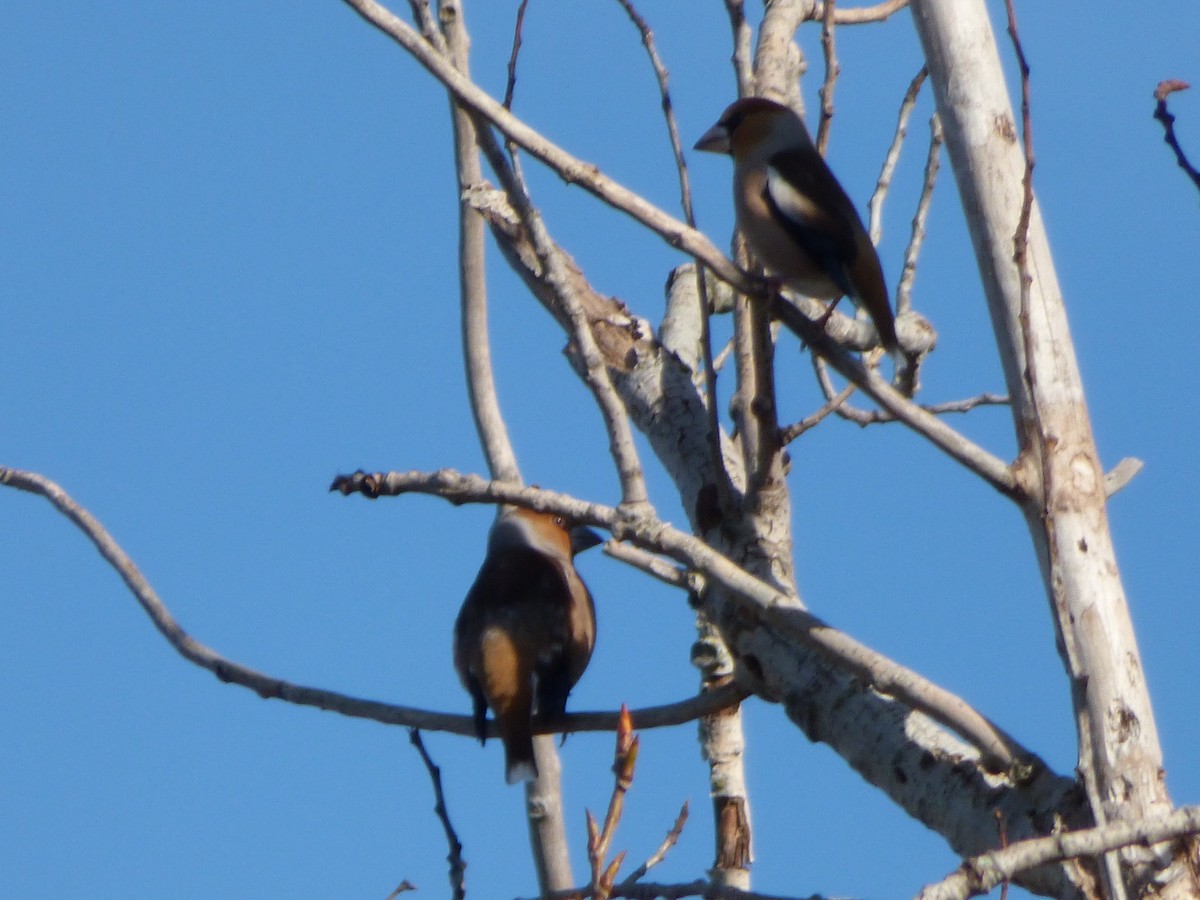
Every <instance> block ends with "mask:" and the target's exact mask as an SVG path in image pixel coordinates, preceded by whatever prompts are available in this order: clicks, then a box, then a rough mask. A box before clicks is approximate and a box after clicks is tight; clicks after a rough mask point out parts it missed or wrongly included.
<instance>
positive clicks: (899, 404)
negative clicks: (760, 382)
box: [775, 297, 1022, 499]
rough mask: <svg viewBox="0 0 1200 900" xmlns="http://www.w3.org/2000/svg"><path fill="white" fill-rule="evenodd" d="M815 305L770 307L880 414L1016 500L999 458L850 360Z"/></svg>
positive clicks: (782, 302)
mask: <svg viewBox="0 0 1200 900" xmlns="http://www.w3.org/2000/svg"><path fill="white" fill-rule="evenodd" d="M796 300H797V302H802V301H803V300H804V298H801V297H797V298H796ZM817 305H819V304H817V303H816V301H813V302H812V306H810V307H809V309H811V310H812V314H811V315H810V314H809V312H808V311H807V310H805V311H802V310H801V309H799V308H798V307H797V306H796V305H793V303H791V302H789V301H788V300H786V299H783V298H780V300H779V302H778V303H776V305H775V312H776V314H777V315H778V316H779V318H780V319H781V320H782V321H783V322H784V324H786V325H787V326H788V328H790V329H791V330H792V331H793V332H795V333H796V334H797V335H799V336H800V339H801V340H803V341H804V342H805V343H806V344H808V346H809V348H810V349H811V350H812V351H813V352H815V353H819V354H820V355H821V356H822V357H824V358H825V359H826V360H827V361H828V362H829V364H830V365H832V366H833V367H834V368H835V369H836V370H837V371H838V372H839V373H840V374H841V375H842V377H843V378H846V379H848V380H849V381H851V382H853V383H854V384H855V385H857V386H858V388H859V389H860V390H862V392H863V393H864V394H866V395H867V396H868V397H870V398H871V399H872V400H874V401H875V402H876V403H878V404H879V405H880V406H881V407H882V408H883V410H884V411H885V412H887V413H890V414H891V415H894V416H895V417H896V419H897V421H899V422H902V423H903V424H905V425H906V426H908V427H909V428H911V429H912V430H913V431H915V432H917V433H918V434H920V435H922V436H923V437H925V438H926V439H927V440H929V441H930V443H932V444H933V445H934V446H935V447H937V448H938V449H939V450H941V451H942V452H943V453H945V454H946V455H947V456H949V457H950V458H951V459H954V460H956V461H957V462H959V463H961V464H962V465H963V466H965V467H966V468H967V469H969V470H970V471H972V472H974V473H975V474H977V475H979V476H980V477H981V478H983V479H984V480H985V481H986V482H987V483H988V484H990V485H991V486H992V487H994V488H995V489H996V490H998V491H999V492H1000V493H1001V494H1003V495H1004V496H1006V497H1012V498H1017V499H1019V498H1021V497H1022V493H1021V488H1020V486H1019V485H1018V483H1017V480H1016V478H1015V477H1014V476H1013V473H1012V470H1011V469H1010V468H1009V466H1008V464H1007V463H1006V462H1004V460H1002V459H1000V458H999V457H997V456H995V455H993V454H991V453H989V452H988V451H986V450H984V449H983V448H982V447H980V446H979V445H978V444H975V443H974V442H972V441H970V440H968V439H967V438H966V437H965V436H964V435H962V434H959V433H958V432H957V431H955V430H954V429H953V428H951V427H950V426H949V425H947V424H946V423H945V422H943V421H942V420H941V419H939V418H938V417H937V416H935V415H933V414H932V413H929V412H926V411H925V410H924V409H922V408H921V407H920V406H918V405H917V404H915V403H913V402H912V401H911V400H910V399H909V398H907V397H905V396H904V395H903V394H901V393H900V392H899V391H897V390H896V389H895V388H893V387H892V386H891V385H889V384H888V383H887V382H886V381H884V380H883V378H881V377H880V376H879V375H878V374H877V373H875V372H873V371H871V370H870V369H868V368H867V367H866V366H865V365H863V363H862V361H861V360H859V359H857V358H855V357H854V356H853V355H852V354H851V353H849V352H848V351H847V350H846V349H845V348H844V347H843V346H841V344H839V343H838V342H837V341H835V340H834V339H833V338H832V337H831V336H830V334H828V333H827V332H828V331H831V330H832V327H831V326H832V325H833V324H834V322H835V321H836V317H835V318H831V319H830V320H829V323H827V325H826V327H825V328H821V327H819V326H818V325H817V322H816V320H817V318H819V317H820V316H821V312H820V310H818V309H815V308H813V307H815V306H817Z"/></svg>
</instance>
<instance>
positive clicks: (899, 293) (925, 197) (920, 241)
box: [896, 113, 944, 315]
mask: <svg viewBox="0 0 1200 900" xmlns="http://www.w3.org/2000/svg"><path fill="white" fill-rule="evenodd" d="M943 141H944V137H943V134H942V120H941V119H939V118H938V114H937V113H934V114H933V115H932V116H931V117H930V119H929V153H928V154H927V155H926V157H925V178H924V181H923V182H922V185H921V196H920V198H919V199H918V200H917V211H916V213H915V214H914V215H913V220H912V235H911V236H910V237H909V239H908V246H907V247H906V248H905V250H904V267H903V268H902V269H901V272H900V281H899V283H898V284H897V285H896V314H897V315H900V314H902V313H903V312H905V311H906V310H908V309H910V308H911V307H912V287H913V282H914V281H915V280H916V277H917V258H918V257H919V256H920V255H921V247H922V246H923V245H924V243H925V223H926V221H927V220H928V219H929V208H930V206H932V205H933V187H934V184H936V183H937V176H938V169H939V168H940V166H941V162H940V160H941V153H942V143H943Z"/></svg>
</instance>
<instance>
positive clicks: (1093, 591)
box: [912, 0, 1186, 881]
mask: <svg viewBox="0 0 1200 900" xmlns="http://www.w3.org/2000/svg"><path fill="white" fill-rule="evenodd" d="M912 9H913V16H914V20H915V21H916V24H917V30H918V32H919V34H920V37H921V41H922V44H923V46H924V48H925V55H926V59H927V63H928V65H929V71H930V78H931V81H932V83H933V86H934V95H935V98H936V101H937V107H938V114H939V116H940V117H941V120H942V124H943V126H944V129H945V136H946V146H947V149H948V151H949V156H950V161H951V164H952V165H953V168H954V172H955V177H956V178H957V181H958V187H959V193H960V196H961V198H962V203H963V208H964V211H965V213H966V218H967V224H968V227H969V229H970V232H971V238H972V242H973V244H974V248H975V257H976V262H977V264H978V266H979V269H980V274H981V276H982V280H983V283H984V290H985V294H986V297H987V301H988V309H989V311H990V313H991V317H992V324H993V327H994V329H995V332H996V339H997V344H998V346H999V349H1000V357H1001V362H1002V364H1003V367H1004V374H1005V380H1006V382H1007V385H1008V390H1009V396H1010V397H1011V398H1012V411H1013V416H1014V424H1015V426H1016V429H1017V433H1018V439H1019V440H1020V442H1021V447H1022V455H1021V458H1020V459H1019V460H1018V475H1019V477H1020V479H1021V483H1022V485H1023V490H1022V491H1021V492H1020V497H1021V506H1022V510H1023V512H1024V514H1025V518H1026V521H1027V523H1028V527H1029V530H1030V534H1031V536H1032V538H1033V542H1034V546H1035V549H1036V551H1037V557H1038V560H1039V564H1040V566H1041V570H1042V576H1043V580H1044V583H1045V586H1046V593H1047V596H1048V598H1049V600H1050V603H1051V607H1052V611H1053V614H1054V621H1055V623H1056V628H1057V631H1058V645H1059V647H1060V651H1061V652H1062V655H1063V658H1064V665H1065V666H1066V668H1067V672H1068V675H1069V677H1070V679H1071V684H1072V699H1073V702H1074V704H1075V711H1076V718H1077V721H1078V724H1079V742H1080V759H1079V766H1080V770H1081V773H1082V774H1083V776H1084V780H1085V783H1088V784H1089V785H1090V786H1091V787H1092V790H1091V791H1090V792H1089V793H1090V794H1091V795H1092V796H1091V799H1092V803H1093V806H1096V807H1097V808H1096V809H1095V815H1096V817H1097V821H1098V822H1100V823H1101V824H1103V823H1104V822H1106V821H1113V822H1118V821H1124V822H1129V821H1141V820H1143V819H1147V818H1155V817H1160V816H1162V815H1165V814H1166V813H1168V812H1169V811H1170V809H1171V803H1170V799H1169V797H1168V796H1167V792H1166V789H1165V785H1164V781H1163V778H1162V765H1163V760H1162V750H1161V747H1160V746H1159V741H1158V733H1157V728H1156V726H1155V722H1154V715H1153V710H1152V707H1151V704H1150V696H1149V692H1148V690H1147V687H1146V682H1145V678H1144V675H1143V672H1142V666H1141V662H1140V659H1139V654H1138V647H1137V642H1136V640H1135V638H1134V634H1133V627H1132V623H1131V621H1130V618H1129V610H1128V607H1127V604H1126V600H1125V593H1124V588H1123V587H1122V584H1121V579H1120V574H1119V569H1118V567H1117V561H1116V555H1115V552H1114V548H1113V544H1112V538H1111V535H1110V533H1109V528H1108V520H1107V512H1106V508H1105V484H1104V476H1103V472H1102V470H1101V468H1100V465H1099V460H1098V455H1097V452H1096V448H1095V443H1094V440H1093V437H1092V432H1091V425H1090V422H1089V419H1088V415H1087V406H1086V402H1085V400H1084V392H1083V385H1082V381H1081V379H1080V375H1079V369H1078V365H1077V362H1076V359H1075V353H1074V349H1073V347H1072V344H1071V336H1070V331H1069V328H1068V325H1067V319H1066V313H1065V309H1064V306H1063V302H1062V295H1061V292H1060V290H1059V286H1058V281H1057V278H1056V275H1055V272H1054V263H1053V259H1052V257H1051V255H1050V249H1049V243H1048V240H1047V237H1046V231H1045V227H1044V224H1043V222H1042V218H1041V214H1040V212H1039V210H1038V206H1037V203H1036V201H1034V202H1033V203H1032V205H1031V206H1030V207H1029V216H1028V228H1027V230H1026V231H1024V232H1023V233H1018V222H1020V221H1021V211H1022V205H1023V200H1024V199H1025V194H1024V191H1023V189H1022V176H1023V173H1024V170H1025V157H1024V154H1023V153H1022V148H1021V145H1020V143H1019V133H1018V129H1017V126H1016V123H1015V122H1014V118H1013V113H1012V107H1011V104H1010V102H1009V99H1008V95H1007V92H1006V90H1005V82H1004V74H1003V71H1002V69H1001V67H1000V59H999V55H998V52H997V48H996V44H995V39H994V37H993V33H992V27H991V23H990V22H989V20H988V15H987V10H986V8H985V5H984V3H983V2H981V0H913V4H912ZM1018 239H1019V240H1021V241H1022V242H1023V243H1024V263H1025V264H1024V270H1025V274H1027V276H1028V282H1027V297H1028V303H1027V305H1026V306H1025V307H1024V308H1023V305H1022V288H1023V286H1022V274H1023V273H1022V272H1021V271H1020V270H1019V268H1018V266H1017V264H1016V263H1015V261H1014V240H1018ZM1133 857H1140V864H1141V865H1139V866H1138V868H1139V869H1140V871H1139V872H1138V873H1136V875H1135V880H1137V881H1141V880H1142V879H1144V878H1148V877H1152V874H1151V872H1152V870H1153V869H1154V868H1156V867H1157V866H1159V865H1161V863H1162V861H1161V860H1160V861H1159V862H1158V863H1157V864H1156V863H1154V862H1152V861H1151V860H1148V859H1147V858H1146V855H1145V854H1144V853H1141V854H1138V853H1128V854H1126V855H1125V858H1126V862H1127V863H1129V862H1131V861H1133ZM1147 865H1148V868H1147V867H1146V866H1147ZM1177 874H1179V877H1180V878H1181V879H1185V878H1186V876H1184V875H1183V874H1182V871H1181V870H1180V872H1179V873H1177ZM1166 877H1167V878H1168V880H1170V879H1171V877H1172V876H1169V875H1168V876H1166Z"/></svg>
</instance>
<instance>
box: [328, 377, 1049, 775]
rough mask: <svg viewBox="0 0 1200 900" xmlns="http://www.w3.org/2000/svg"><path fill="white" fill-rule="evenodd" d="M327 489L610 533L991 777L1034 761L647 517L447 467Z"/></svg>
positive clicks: (968, 714) (361, 476)
mask: <svg viewBox="0 0 1200 900" xmlns="http://www.w3.org/2000/svg"><path fill="white" fill-rule="evenodd" d="M876 378H877V379H878V376H876ZM331 490H335V491H340V492H341V493H343V494H350V493H361V494H363V496H366V497H369V498H376V497H393V496H399V495H400V494H405V493H419V494H431V495H434V496H438V497H441V498H442V499H444V500H447V501H449V502H451V503H454V504H456V505H458V504H461V503H512V504H515V505H517V506H526V507H529V508H531V509H538V510H545V511H549V512H555V513H558V514H560V515H565V516H568V517H569V518H571V519H573V520H574V521H577V522H583V523H586V524H588V525H595V526H598V527H600V528H605V529H608V530H610V531H612V533H613V536H614V537H616V538H617V539H618V540H628V541H630V542H632V543H634V544H636V545H637V546H640V547H642V548H644V549H647V550H651V551H654V552H658V553H662V554H663V555H666V556H669V557H671V558H672V559H675V560H676V561H678V562H680V563H683V564H684V565H686V566H688V567H689V568H692V569H697V570H699V571H700V572H702V573H703V574H704V575H705V576H706V577H707V578H708V579H709V581H710V583H717V584H720V585H721V586H722V587H723V588H724V589H726V590H728V591H730V592H731V593H732V594H733V595H734V596H736V597H739V598H741V601H742V603H743V604H745V605H747V606H749V607H750V608H752V609H754V610H756V611H757V612H758V613H759V614H760V615H761V616H763V617H764V618H765V619H766V620H767V621H769V622H770V623H771V624H772V625H773V626H774V627H776V628H778V629H779V630H780V632H781V633H782V634H786V635H788V636H789V637H790V638H792V639H794V640H797V641H799V642H801V643H803V644H804V645H805V646H807V647H810V648H812V649H814V650H817V651H819V652H820V653H822V654H823V655H824V656H826V657H827V658H829V659H830V660H832V661H834V662H836V664H837V665H839V666H841V667H842V668H844V669H846V670H847V671H850V672H853V673H854V674H855V675H856V676H857V677H860V678H862V679H864V680H865V681H866V682H867V683H869V684H871V685H873V686H874V687H875V689H876V690H878V691H879V692H881V693H884V694H888V695H890V696H892V697H895V698H896V699H897V700H899V701H901V702H902V703H904V704H906V705H908V706H910V707H912V708H913V709H918V710H920V711H921V712H923V713H925V714H926V715H928V716H929V717H930V718H932V719H934V720H935V721H937V722H939V723H941V724H942V725H944V726H946V727H948V728H950V729H952V730H954V731H956V732H957V733H958V734H960V735H961V736H963V737H964V738H966V739H967V740H968V741H970V742H971V743H972V744H973V745H974V746H975V747H976V748H977V749H978V750H979V751H980V753H981V758H982V761H983V763H984V765H985V766H986V767H987V768H988V769H989V770H990V771H993V772H1004V771H1008V770H1010V769H1012V768H1014V767H1017V768H1020V767H1022V766H1025V765H1026V764H1027V763H1026V762H1025V761H1026V760H1028V759H1032V758H1033V757H1032V754H1030V753H1029V752H1028V751H1026V750H1024V749H1023V748H1021V747H1020V746H1019V745H1018V744H1017V743H1016V742H1015V741H1013V739H1012V738H1011V737H1009V736H1008V735H1006V734H1004V733H1003V732H1002V731H1001V730H1000V729H998V728H997V727H996V726H995V725H993V724H992V723H990V722H988V721H987V720H986V719H985V718H984V717H983V716H981V715H980V714H979V713H978V712H977V711H975V710H974V709H972V708H971V707H970V705H969V704H967V703H966V702H965V701H964V700H962V699H961V698H959V697H956V696H954V695H953V694H951V693H950V692H949V691H946V690H945V689H943V688H941V687H938V686H937V685H935V684H933V683H931V682H929V681H927V680H926V679H924V678H922V677H921V676H920V675H918V674H917V673H916V672H913V671H912V670H911V669H907V668H905V667H904V666H901V665H899V664H898V663H896V662H894V661H892V660H890V659H888V658H887V657H885V656H883V655H882V654H879V653H876V652H875V651H873V650H871V649H870V648H868V647H866V646H864V645H863V644H860V643H859V642H858V641H856V640H854V639H853V638H851V637H850V636H849V635H846V634H844V633H842V632H839V631H837V630H836V629H834V628H831V627H830V626H829V625H828V624H826V623H825V622H823V621H822V620H821V619H819V618H818V617H817V616H814V615H812V614H811V613H809V612H808V611H807V610H805V609H803V608H801V607H800V606H799V605H797V603H796V599H795V597H794V596H790V595H788V594H787V593H785V592H783V591H781V590H780V589H779V588H776V587H773V586H771V585H769V584H767V583H766V582H764V581H762V580H761V579H759V578H756V577H755V576H753V575H751V574H749V573H748V572H746V571H745V570H744V569H742V568H741V567H739V566H737V565H735V564H734V563H733V562H731V561H730V560H729V559H728V558H726V557H724V556H722V555H721V554H720V553H718V552H717V551H716V550H714V549H713V548H712V547H710V546H708V545H707V544H706V543H704V542H703V541H701V540H699V539H698V538H695V537H693V536H692V535H689V534H685V533H683V532H681V531H679V530H677V529H675V528H673V527H671V526H670V525H669V524H667V523H665V522H661V521H659V520H657V519H654V518H653V517H652V516H650V515H645V516H641V517H639V518H637V519H631V518H630V517H628V516H625V515H623V514H621V513H620V512H619V511H618V510H616V509H614V508H613V507H610V506H603V505H601V504H598V503H588V502H585V501H582V500H577V499H575V498H573V497H569V496H567V495H565V494H558V493H555V492H553V491H546V490H542V489H540V488H518V487H515V486H513V485H511V484H506V483H503V482H496V481H488V480H487V479H484V478H480V477H478V476H476V475H463V474H461V473H458V472H454V471H453V470H450V469H441V470H439V471H437V472H431V473H427V472H387V473H376V474H367V473H365V472H357V473H355V474H353V475H347V476H339V477H338V478H337V479H335V480H334V483H333V485H332V487H331Z"/></svg>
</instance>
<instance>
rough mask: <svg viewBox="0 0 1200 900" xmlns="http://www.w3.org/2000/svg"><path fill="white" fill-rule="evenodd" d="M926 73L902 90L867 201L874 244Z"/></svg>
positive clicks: (919, 74)
mask: <svg viewBox="0 0 1200 900" xmlns="http://www.w3.org/2000/svg"><path fill="white" fill-rule="evenodd" d="M928 74H929V73H928V71H927V70H926V68H925V67H924V66H922V67H921V71H920V72H918V73H917V74H916V76H915V77H914V78H913V80H912V81H910V82H909V84H908V90H906V91H905V92H904V98H903V99H902V100H901V101H900V111H899V113H898V114H897V116H896V131H895V133H894V134H893V135H892V144H891V146H890V147H888V151H887V153H886V154H885V155H884V158H883V167H882V168H881V169H880V171H879V178H878V179H876V181H875V191H874V192H873V193H872V194H871V199H870V201H869V202H868V203H867V209H868V211H869V215H868V219H869V222H870V232H871V243H872V244H875V245H876V246H879V241H880V240H881V239H882V237H883V201H884V200H885V199H886V198H887V193H888V189H889V188H890V187H891V184H892V176H893V175H894V174H895V171H896V163H898V162H899V161H900V150H901V149H902V148H903V147H904V139H905V138H906V137H907V136H908V120H909V118H910V117H911V116H912V112H913V110H914V109H915V108H916V105H917V97H918V95H919V94H920V93H921V85H922V84H924V83H925V78H926V76H927V75H928ZM896 311H897V313H899V312H901V310H900V309H899V301H897V310H896Z"/></svg>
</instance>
